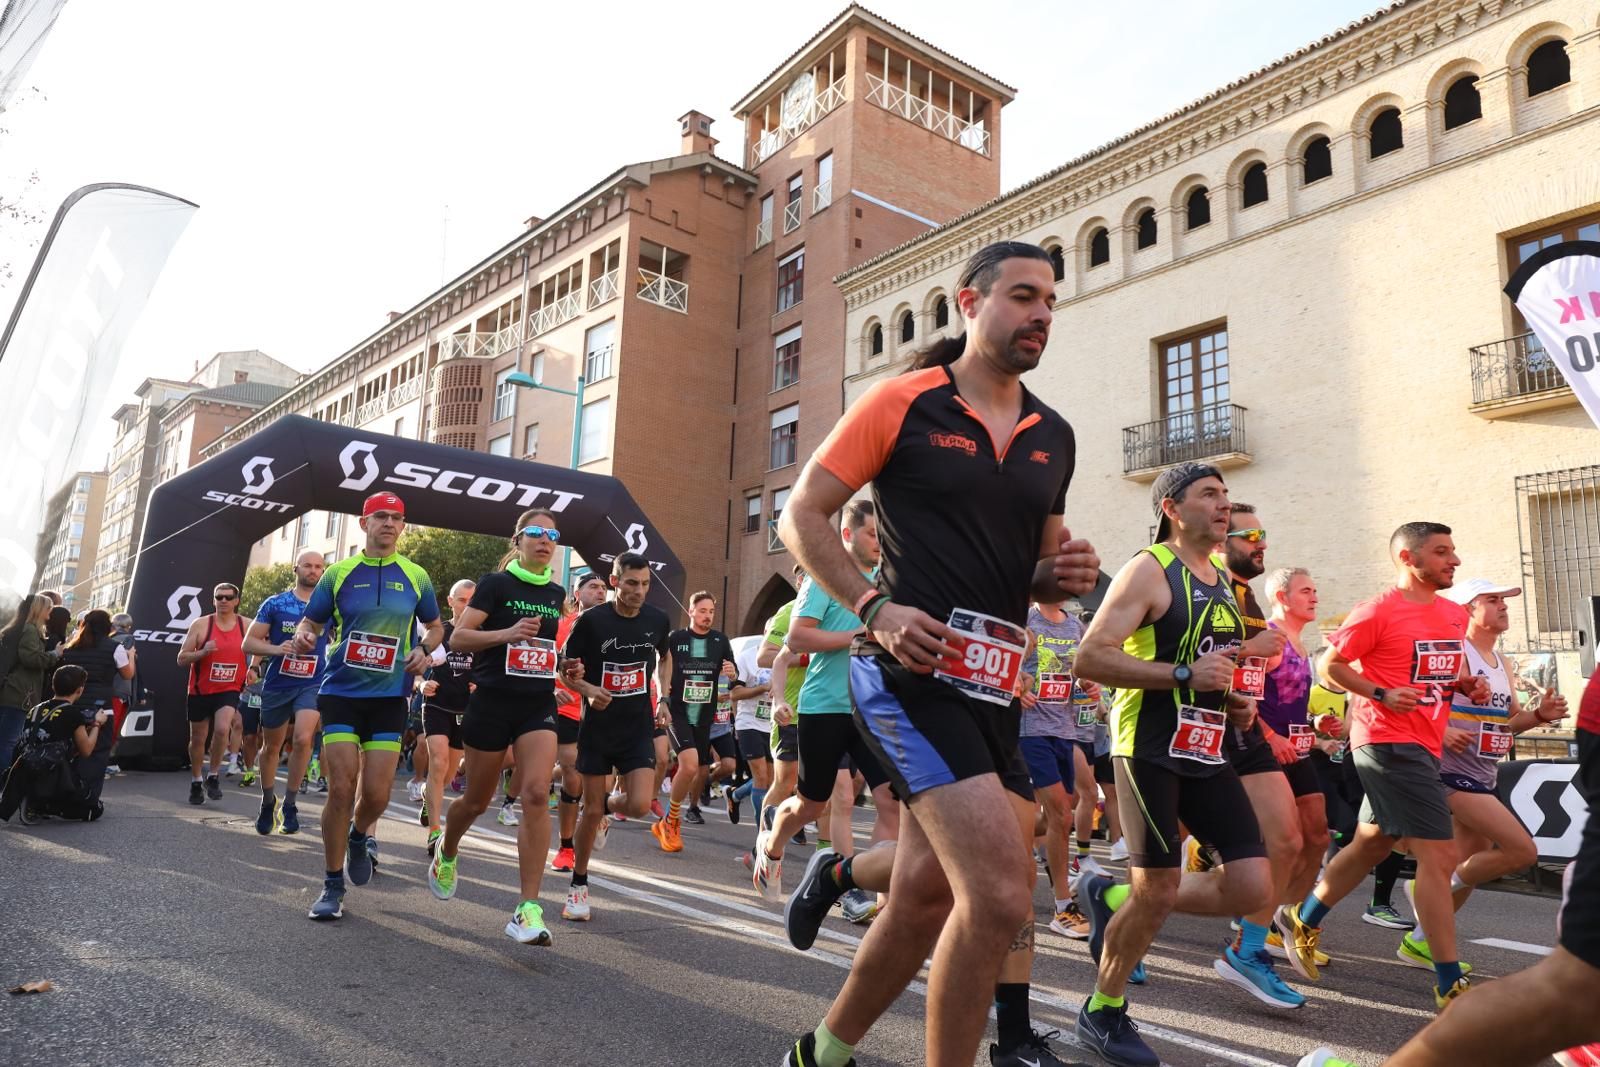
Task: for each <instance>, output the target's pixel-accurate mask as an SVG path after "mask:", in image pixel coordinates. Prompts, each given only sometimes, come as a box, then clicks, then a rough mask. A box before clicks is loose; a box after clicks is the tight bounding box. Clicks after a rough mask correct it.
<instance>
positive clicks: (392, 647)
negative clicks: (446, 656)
mask: <svg viewBox="0 0 1600 1067" xmlns="http://www.w3.org/2000/svg"><path fill="white" fill-rule="evenodd" d="M405 527H406V520H405V504H404V503H403V502H402V501H401V500H400V498H399V497H398V496H395V495H394V494H393V493H374V494H372V495H371V496H369V497H367V500H366V503H365V505H363V507H362V509H361V529H362V530H364V531H365V532H366V535H367V543H366V546H365V549H364V551H363V552H362V553H361V554H360V555H357V556H351V557H349V558H348V559H342V560H340V561H338V562H337V563H334V564H331V565H330V566H329V567H328V569H327V570H326V571H324V572H323V575H322V580H321V581H320V582H318V583H317V587H316V589H315V590H314V591H313V592H312V594H311V599H310V601H309V602H308V603H307V604H306V610H305V615H304V617H303V618H302V619H301V620H300V625H299V627H298V628H297V629H296V630H295V637H294V643H295V647H296V651H298V652H302V653H304V652H310V651H311V650H312V649H314V648H315V647H316V644H317V637H318V636H319V635H320V634H321V633H322V630H323V628H324V627H329V633H328V660H327V665H326V669H325V671H324V673H323V679H322V687H321V689H320V690H319V691H318V696H317V710H318V711H320V712H321V713H322V723H323V727H322V768H323V772H324V773H325V774H326V775H327V779H328V802H327V805H326V806H325V807H324V808H323V813H322V848H323V853H324V856H325V858H326V860H327V868H326V878H325V880H324V882H323V890H322V896H320V897H319V898H318V899H317V902H316V903H315V904H313V905H312V906H311V913H310V917H311V918H313V919H324V920H327V919H337V918H339V917H340V916H342V915H343V914H344V893H345V885H344V879H345V868H346V866H347V865H348V868H349V874H350V881H351V882H352V883H354V884H355V885H366V884H367V881H368V880H369V879H371V877H372V872H373V868H374V867H375V866H376V865H377V864H376V860H377V851H378V850H377V841H376V840H374V839H373V838H372V837H371V833H372V831H373V829H374V828H375V827H376V826H377V823H378V819H379V817H380V816H381V815H382V814H383V811H384V808H386V807H387V806H388V804H389V792H390V789H391V788H392V787H393V785H394V772H395V767H396V766H397V765H398V764H399V762H400V734H401V732H402V731H403V730H404V729H405V724H406V695H405V694H406V688H407V687H406V677H405V676H406V675H407V674H417V675H420V674H421V673H423V671H425V670H427V668H428V663H429V659H430V657H431V655H432V653H433V650H434V649H436V648H438V647H439V644H440V643H441V642H442V641H443V640H444V624H443V623H442V622H441V621H440V619H439V605H438V602H437V601H436V599H435V597H434V592H433V582H432V581H430V580H429V578H428V573H427V572H426V571H424V570H423V569H422V568H421V567H419V566H417V565H416V564H415V563H412V562H411V561H410V560H408V559H406V558H405V557H404V556H401V555H398V554H397V553H396V552H395V544H396V542H398V541H399V540H400V534H401V533H402V532H404V530H405ZM419 622H420V623H422V625H423V626H424V627H425V628H426V631H425V633H424V634H423V637H422V641H421V643H419V644H415V645H414V644H413V643H412V640H413V636H414V635H415V633H416V628H417V623H419ZM358 746H359V747H358ZM363 755H365V771H364V773H363V767H362V763H363V760H362V757H363ZM358 776H359V777H360V779H361V798H360V803H359V805H358V804H357V803H356V795H355V794H356V779H357V777H358ZM352 813H353V814H354V821H353V822H352V821H351V815H352ZM347 852H348V856H347V855H346V853H347Z"/></svg>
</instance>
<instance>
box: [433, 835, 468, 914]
mask: <svg viewBox="0 0 1600 1067" xmlns="http://www.w3.org/2000/svg"><path fill="white" fill-rule="evenodd" d="M429 837H430V838H431V837H432V835H431V834H430V835H429ZM435 840H437V839H435ZM429 843H430V844H432V843H433V842H432V841H430V842H429ZM460 860H461V857H460V856H446V855H445V854H444V849H442V848H436V849H434V851H433V859H432V860H430V861H429V862H428V888H429V889H431V890H433V895H434V896H436V897H438V898H439V899H440V900H449V899H450V898H451V897H453V896H455V895H456V864H457V863H458V862H460Z"/></svg>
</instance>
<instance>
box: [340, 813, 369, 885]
mask: <svg viewBox="0 0 1600 1067" xmlns="http://www.w3.org/2000/svg"><path fill="white" fill-rule="evenodd" d="M368 841H369V838H368V837H367V835H366V834H363V833H361V832H360V831H358V830H357V829H356V828H355V827H354V826H351V827H350V839H349V841H348V842H347V843H346V845H345V850H344V852H345V860H344V868H345V873H346V874H348V875H349V876H350V884H351V885H366V884H367V883H368V882H370V881H372V849H370V848H369V847H368Z"/></svg>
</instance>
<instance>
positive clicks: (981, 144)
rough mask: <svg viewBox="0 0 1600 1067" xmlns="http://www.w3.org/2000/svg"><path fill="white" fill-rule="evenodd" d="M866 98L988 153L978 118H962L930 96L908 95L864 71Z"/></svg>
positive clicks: (885, 108)
mask: <svg viewBox="0 0 1600 1067" xmlns="http://www.w3.org/2000/svg"><path fill="white" fill-rule="evenodd" d="M867 102H868V103H871V104H877V105H878V106H879V107H881V108H883V109H884V110H885V111H891V112H893V113H894V114H896V115H899V116H900V117H901V118H903V119H906V120H908V121H910V122H915V123H916V124H917V125H918V126H922V127H924V128H926V129H929V130H932V131H933V132H934V133H937V134H939V135H940V136H941V137H944V138H946V139H947V140H951V141H954V142H955V143H956V144H958V145H960V146H961V147H963V148H968V149H971V150H972V151H974V152H976V153H978V154H979V155H980V156H986V155H988V154H989V131H988V130H987V129H986V128H985V127H984V125H983V120H982V119H972V120H968V119H963V118H962V117H961V116H959V115H957V114H956V113H955V112H954V111H951V110H949V109H948V108H942V107H940V106H939V105H938V104H935V103H934V102H933V101H932V100H926V99H922V98H920V97H917V96H914V95H912V93H910V92H909V91H908V90H906V89H904V88H902V87H901V86H898V85H891V84H890V83H889V82H887V81H885V80H884V79H883V78H880V77H878V76H877V75H876V74H868V75H867Z"/></svg>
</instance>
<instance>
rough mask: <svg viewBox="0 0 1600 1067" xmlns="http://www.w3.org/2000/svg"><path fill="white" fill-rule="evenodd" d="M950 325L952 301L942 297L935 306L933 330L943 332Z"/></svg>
mask: <svg viewBox="0 0 1600 1067" xmlns="http://www.w3.org/2000/svg"><path fill="white" fill-rule="evenodd" d="M948 325H950V301H948V300H946V299H945V298H944V297H942V296H941V297H940V298H939V302H938V303H937V304H935V305H933V328H934V329H936V330H942V329H944V328H945V327H946V326H948Z"/></svg>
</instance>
